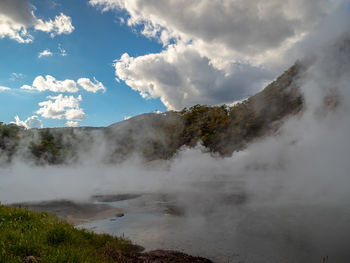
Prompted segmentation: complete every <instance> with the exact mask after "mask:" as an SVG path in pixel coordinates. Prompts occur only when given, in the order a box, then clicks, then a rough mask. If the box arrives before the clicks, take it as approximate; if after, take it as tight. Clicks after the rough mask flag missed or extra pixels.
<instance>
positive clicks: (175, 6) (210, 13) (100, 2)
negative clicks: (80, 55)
mask: <svg viewBox="0 0 350 263" xmlns="http://www.w3.org/2000/svg"><path fill="white" fill-rule="evenodd" d="M341 2H342V0H286V1H279V0H201V1H174V0H164V1H142V0H90V1H89V3H90V5H92V6H96V7H98V8H100V9H102V10H103V11H108V10H112V9H116V10H120V9H122V10H125V11H126V12H127V15H126V16H125V17H126V18H127V24H128V25H129V26H139V25H141V26H143V30H142V32H141V33H142V34H143V35H145V36H146V37H152V38H156V39H157V40H158V41H160V42H161V43H162V44H163V46H164V50H163V51H162V52H161V53H159V54H149V55H145V56H141V57H136V58H131V57H129V56H126V55H123V57H122V58H120V60H118V61H116V75H117V78H118V79H120V80H124V81H125V82H126V83H127V84H128V85H129V86H130V87H131V88H133V89H134V90H138V91H140V93H141V95H142V96H144V97H152V98H156V97H160V98H161V100H162V101H163V103H164V104H165V105H166V106H167V107H168V108H169V109H173V108H175V109H178V108H179V107H183V106H188V105H191V103H208V104H217V103H225V102H228V101H229V100H231V101H233V100H240V99H242V98H243V97H244V96H246V95H249V94H251V93H255V92H257V91H258V90H259V89H260V88H261V86H260V84H261V83H263V82H264V81H265V82H266V80H267V79H266V78H267V77H270V80H271V79H272V78H273V76H277V75H278V74H279V73H280V72H282V70H285V69H286V68H287V67H289V66H290V65H291V64H292V63H294V61H295V60H296V59H297V58H299V57H296V56H291V53H290V52H289V51H290V50H291V49H293V47H295V46H296V45H297V44H299V43H301V42H302V41H304V40H305V39H306V38H307V37H308V36H309V35H310V34H311V33H312V32H313V31H314V30H315V28H317V27H318V26H319V25H320V23H321V22H322V21H324V20H325V19H326V18H327V17H329V16H330V15H331V14H332V13H334V11H335V10H336V9H337V7H338V6H339V4H340V3H341ZM170 43H172V44H170ZM185 69H186V70H185ZM160 72H161V73H160ZM248 73H249V74H252V75H249V74H248ZM271 73H273V75H272V74H271ZM239 74H241V75H242V77H239ZM243 77H244V78H248V79H249V80H244V79H243ZM241 82H243V83H241ZM229 85H231V87H230V88H229Z"/></svg>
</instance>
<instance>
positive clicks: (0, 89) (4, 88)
mask: <svg viewBox="0 0 350 263" xmlns="http://www.w3.org/2000/svg"><path fill="white" fill-rule="evenodd" d="M8 90H11V89H10V88H8V87H4V86H0V92H1V91H8Z"/></svg>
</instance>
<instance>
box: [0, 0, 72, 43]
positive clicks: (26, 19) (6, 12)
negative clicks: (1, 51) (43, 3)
mask: <svg viewBox="0 0 350 263" xmlns="http://www.w3.org/2000/svg"><path fill="white" fill-rule="evenodd" d="M34 10H35V8H34V7H33V6H32V5H31V4H30V3H29V1H28V0H2V1H0V38H5V37H8V38H10V39H13V40H15V41H17V42H19V43H30V42H33V39H34V37H33V36H32V35H31V34H30V32H29V31H30V30H36V31H43V32H46V33H49V34H50V36H51V37H55V36H56V35H61V34H71V33H72V32H73V30H74V26H73V25H72V19H71V18H70V17H69V16H66V15H65V14H63V13H61V14H60V15H58V16H56V17H55V19H54V20H51V19H49V20H48V21H44V20H42V19H39V18H38V17H36V16H35V14H34Z"/></svg>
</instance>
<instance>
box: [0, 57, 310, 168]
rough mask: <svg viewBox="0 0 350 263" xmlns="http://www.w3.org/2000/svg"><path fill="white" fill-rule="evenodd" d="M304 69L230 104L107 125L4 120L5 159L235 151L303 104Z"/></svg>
mask: <svg viewBox="0 0 350 263" xmlns="http://www.w3.org/2000/svg"><path fill="white" fill-rule="evenodd" d="M303 71H304V68H303V67H302V66H301V65H300V64H298V63H297V64H295V65H294V66H292V67H291V68H290V69H288V70H287V71H285V72H284V73H283V74H282V75H281V76H280V77H278V78H277V79H276V80H275V81H274V82H272V83H271V84H270V85H268V86H267V87H266V88H265V89H264V90H262V91H261V92H259V93H257V94H256V95H254V96H252V97H250V98H248V99H246V100H244V101H242V102H239V103H237V104H235V105H234V106H231V107H229V106H227V105H222V106H216V107H210V106H206V105H195V106H193V107H191V108H185V109H183V110H182V111H180V112H175V111H169V112H166V113H163V114H155V113H149V114H142V115H139V116H136V117H133V118H131V119H129V120H125V121H122V122H119V123H116V124H113V125H111V126H109V127H105V128H93V127H79V128H54V129H41V130H36V129H32V130H25V129H23V128H22V127H18V126H16V125H14V124H9V125H5V124H3V123H0V151H1V152H0V161H1V163H2V164H3V165H4V164H7V163H9V162H11V161H13V159H14V158H19V159H22V160H24V161H26V162H34V163H36V164H46V163H49V164H61V163H75V162H76V161H79V160H83V159H84V158H85V156H95V157H96V158H98V159H100V160H101V161H102V162H105V163H114V162H120V161H123V160H125V159H127V158H128V157H130V156H132V155H133V154H135V153H136V154H138V155H141V156H142V157H143V158H144V159H145V160H147V161H150V160H155V159H169V158H171V157H172V156H173V155H174V154H175V153H176V152H177V150H179V149H180V148H181V147H182V146H185V145H186V146H189V147H194V146H196V145H197V144H198V143H202V144H203V145H204V146H205V147H206V149H207V150H208V151H210V152H213V153H217V154H220V155H221V156H230V155H232V153H233V152H235V151H240V150H242V149H244V148H245V146H246V145H247V143H249V142H251V141H253V140H255V139H258V138H259V137H261V136H264V135H267V134H270V133H273V132H275V131H276V129H277V128H278V127H279V125H280V123H281V122H282V121H283V120H284V118H285V117H286V116H288V115H291V114H296V113H298V112H299V111H300V110H301V109H302V105H303V99H302V96H301V94H300V93H299V88H298V86H297V80H298V76H299V75H300V74H302V73H303Z"/></svg>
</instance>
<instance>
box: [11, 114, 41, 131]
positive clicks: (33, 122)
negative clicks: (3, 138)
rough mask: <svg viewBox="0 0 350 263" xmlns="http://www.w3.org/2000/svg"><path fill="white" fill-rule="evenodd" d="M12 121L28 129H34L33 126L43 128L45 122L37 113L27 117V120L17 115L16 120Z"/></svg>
mask: <svg viewBox="0 0 350 263" xmlns="http://www.w3.org/2000/svg"><path fill="white" fill-rule="evenodd" d="M11 123H14V124H16V125H17V126H22V127H24V128H26V129H33V128H37V129H41V128H43V124H42V122H41V120H40V118H39V117H38V116H36V115H34V116H31V117H29V118H27V119H26V120H25V121H21V120H20V118H19V116H18V115H16V116H15V121H14V122H11Z"/></svg>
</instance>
